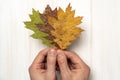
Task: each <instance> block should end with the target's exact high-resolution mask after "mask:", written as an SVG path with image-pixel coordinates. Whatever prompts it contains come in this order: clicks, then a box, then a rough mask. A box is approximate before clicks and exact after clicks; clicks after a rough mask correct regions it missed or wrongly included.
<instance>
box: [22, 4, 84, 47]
mask: <svg viewBox="0 0 120 80" xmlns="http://www.w3.org/2000/svg"><path fill="white" fill-rule="evenodd" d="M74 15H75V10H71V6H70V4H69V5H68V7H67V8H66V10H65V11H63V10H62V9H61V8H59V9H57V8H55V9H54V10H52V9H51V7H50V6H49V5H47V7H46V8H45V11H44V12H43V13H40V12H39V11H36V10H34V9H33V10H32V14H31V15H29V16H30V19H31V21H26V22H24V24H25V25H26V28H28V29H30V30H32V31H34V34H32V35H31V37H33V38H35V39H41V40H42V42H43V43H44V44H46V45H48V46H54V47H57V48H59V49H67V47H68V46H69V45H70V44H71V42H72V41H73V40H76V39H77V37H78V35H79V34H80V33H81V32H82V31H83V30H82V29H81V28H78V27H76V26H77V25H78V24H80V23H82V22H81V20H82V17H80V16H78V17H74Z"/></svg>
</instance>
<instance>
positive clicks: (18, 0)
mask: <svg viewBox="0 0 120 80" xmlns="http://www.w3.org/2000/svg"><path fill="white" fill-rule="evenodd" d="M69 3H71V5H72V7H73V9H75V10H76V16H77V15H81V16H83V17H84V18H83V23H82V24H81V25H79V26H80V27H82V28H83V29H84V30H85V31H84V32H83V33H82V35H80V38H79V39H78V40H77V41H75V42H74V43H73V45H72V47H70V48H69V49H70V50H73V51H75V52H77V53H78V54H79V56H80V57H81V58H82V59H83V60H84V61H85V62H86V63H87V64H88V65H89V66H90V68H91V74H90V79H89V80H120V62H119V61H120V31H119V30H120V22H119V21H120V9H119V7H120V5H119V3H120V1H119V0H0V80H29V74H28V67H29V65H30V64H31V63H32V61H33V59H34V58H35V56H36V55H37V53H38V52H39V51H40V50H42V49H44V48H46V46H45V45H43V44H42V43H41V41H39V40H36V39H32V38H31V37H29V35H30V34H31V33H32V32H31V31H29V30H27V29H25V28H24V24H23V21H26V20H29V16H28V14H30V13H31V11H32V8H35V9H36V10H40V11H43V10H44V8H45V6H46V5H47V4H50V6H52V8H55V7H56V6H57V7H59V6H60V7H62V8H63V9H65V7H66V6H67V5H68V4H69Z"/></svg>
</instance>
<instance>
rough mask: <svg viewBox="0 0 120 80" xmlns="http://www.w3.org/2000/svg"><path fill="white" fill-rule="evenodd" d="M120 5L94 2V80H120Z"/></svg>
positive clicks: (110, 1) (111, 1)
mask: <svg viewBox="0 0 120 80" xmlns="http://www.w3.org/2000/svg"><path fill="white" fill-rule="evenodd" d="M119 3H120V1H119V0H92V75H93V79H92V80H120V68H119V67H120V63H119V61H120V54H119V53H120V50H119V49H120V35H119V34H120V31H119V30H120V27H119V26H120V23H119V20H120V9H119V7H120V5H119Z"/></svg>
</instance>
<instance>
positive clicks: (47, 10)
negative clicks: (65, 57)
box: [37, 5, 58, 47]
mask: <svg viewBox="0 0 120 80" xmlns="http://www.w3.org/2000/svg"><path fill="white" fill-rule="evenodd" d="M40 16H41V18H42V19H43V21H44V22H45V25H40V24H37V27H38V28H39V30H40V31H42V32H46V33H48V34H49V35H48V36H46V39H48V40H51V41H53V39H54V36H53V35H52V34H51V30H54V28H53V27H52V26H51V25H50V24H49V23H48V16H53V17H54V18H56V19H57V8H55V9H54V10H52V9H51V7H50V6H49V5H47V7H46V8H45V11H44V13H43V14H40ZM52 44H53V45H55V46H56V47H58V46H57V44H56V43H55V42H54V41H53V42H52Z"/></svg>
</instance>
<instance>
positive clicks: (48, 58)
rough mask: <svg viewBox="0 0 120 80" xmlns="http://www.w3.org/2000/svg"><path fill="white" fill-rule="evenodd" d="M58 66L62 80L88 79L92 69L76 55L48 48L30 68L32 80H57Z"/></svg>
mask: <svg viewBox="0 0 120 80" xmlns="http://www.w3.org/2000/svg"><path fill="white" fill-rule="evenodd" d="M68 60H69V61H68ZM57 64H58V66H59V69H60V74H61V80H87V79H88V76H89V73H90V69H89V67H88V66H87V65H86V64H85V63H84V62H83V61H82V60H81V59H80V57H79V56H78V55H77V54H76V53H73V52H69V51H62V50H57V49H51V48H46V49H44V50H42V51H41V52H40V53H39V54H38V55H37V57H36V58H35V60H34V61H33V63H32V65H31V66H30V68H29V73H30V78H31V80H56V65H57Z"/></svg>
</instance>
